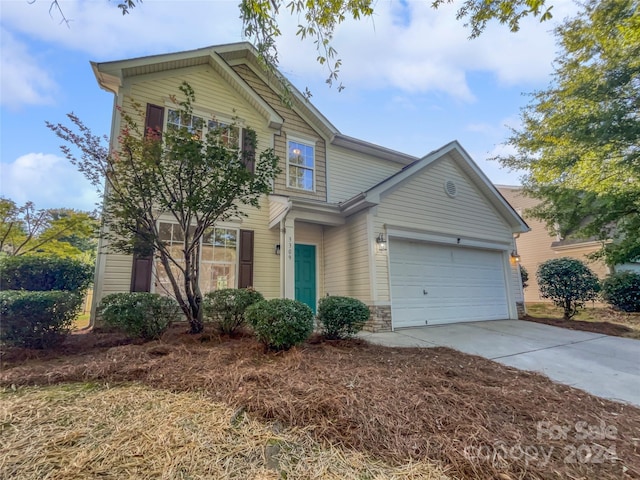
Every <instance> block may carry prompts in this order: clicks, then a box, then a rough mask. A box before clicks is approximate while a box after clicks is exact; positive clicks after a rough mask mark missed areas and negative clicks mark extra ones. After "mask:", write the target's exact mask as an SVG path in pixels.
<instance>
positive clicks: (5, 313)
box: [0, 291, 82, 348]
mask: <svg viewBox="0 0 640 480" xmlns="http://www.w3.org/2000/svg"><path fill="white" fill-rule="evenodd" d="M81 306H82V295H80V294H78V293H75V292H62V291H50V292H26V291H3V292H0V319H1V322H2V323H1V328H0V341H1V342H2V343H5V344H7V345H11V346H16V347H26V348H51V347H53V346H55V345H56V344H58V343H59V342H61V341H62V340H64V337H65V336H66V335H67V334H68V333H69V331H70V330H71V326H72V325H73V321H74V319H75V318H76V317H77V316H78V314H79V313H80V307H81Z"/></svg>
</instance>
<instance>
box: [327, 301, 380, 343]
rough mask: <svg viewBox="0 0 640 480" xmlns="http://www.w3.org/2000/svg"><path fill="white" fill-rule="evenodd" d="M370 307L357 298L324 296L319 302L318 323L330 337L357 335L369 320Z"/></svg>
mask: <svg viewBox="0 0 640 480" xmlns="http://www.w3.org/2000/svg"><path fill="white" fill-rule="evenodd" d="M369 315H370V312H369V307H367V306H366V305H365V304H364V303H362V302H361V301H360V300H358V299H356V298H350V297H324V298H322V299H320V302H319V304H318V324H319V326H320V330H321V332H322V334H323V335H324V336H325V337H327V338H330V339H336V338H347V337H350V336H353V335H355V334H356V333H358V332H359V331H360V330H362V327H364V324H365V323H367V320H369Z"/></svg>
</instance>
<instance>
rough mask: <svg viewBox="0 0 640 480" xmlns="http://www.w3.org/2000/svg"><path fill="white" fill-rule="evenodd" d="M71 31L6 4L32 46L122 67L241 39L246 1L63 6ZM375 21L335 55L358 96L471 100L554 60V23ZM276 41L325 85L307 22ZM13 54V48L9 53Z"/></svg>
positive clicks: (27, 8)
mask: <svg viewBox="0 0 640 480" xmlns="http://www.w3.org/2000/svg"><path fill="white" fill-rule="evenodd" d="M60 5H61V7H62V9H63V12H64V15H65V16H66V17H67V18H68V19H69V20H70V21H71V22H70V28H67V27H66V26H64V25H63V24H60V23H59V21H60V15H59V14H58V13H57V12H56V11H53V12H52V16H53V18H52V17H51V16H50V15H49V12H48V10H49V6H50V2H49V1H48V0H38V1H37V2H35V3H33V4H28V2H26V1H16V2H4V3H3V12H2V15H3V20H2V21H3V24H4V25H5V26H10V27H8V28H10V29H11V30H14V31H18V32H21V33H23V34H26V35H29V36H31V37H32V38H35V39H39V40H43V41H47V42H52V43H54V44H56V45H60V46H63V47H66V48H69V49H71V50H74V51H83V52H87V53H88V54H90V55H92V56H93V57H94V58H92V59H93V60H97V61H103V60H115V59H121V58H127V57H131V56H137V55H146V54H150V53H164V52H174V51H179V50H184V49H191V48H199V47H204V46H207V45H212V44H218V43H229V42H237V41H241V40H242V24H241V21H240V19H239V18H238V17H239V10H238V6H237V5H238V2H237V1H236V0H228V1H215V2H210V1H209V2H205V1H191V0H183V1H181V2H167V1H160V0H145V2H144V3H141V4H138V6H136V8H135V9H134V10H133V11H132V12H131V13H130V14H129V15H126V16H123V15H121V13H120V11H119V10H118V8H117V7H116V2H109V1H107V0H101V1H94V2H87V1H82V0H68V1H63V0H61V2H60ZM375 8H376V10H375V15H374V17H373V18H372V19H362V20H359V21H354V20H347V21H345V22H344V23H343V24H342V25H340V26H339V27H338V29H337V32H336V35H335V39H334V46H335V47H336V49H337V50H338V56H339V57H340V58H341V59H342V60H343V61H344V63H343V66H342V68H341V73H340V78H339V81H342V82H344V83H346V84H347V85H350V84H351V85H358V88H365V89H381V88H386V87H392V88H395V89H398V90H402V91H405V92H407V93H411V94H416V93H424V92H432V91H436V92H444V93H446V94H448V95H451V96H452V97H454V98H456V99H459V100H461V101H465V102H469V101H473V100H474V99H475V97H476V96H477V93H476V92H473V91H472V89H471V87H470V85H469V81H468V78H467V75H468V74H469V72H490V73H492V74H493V75H494V76H495V78H496V79H497V80H498V81H499V82H501V83H503V84H505V85H514V84H519V83H522V82H525V83H527V82H528V83H532V82H540V81H543V80H545V79H546V78H547V77H548V74H549V72H550V71H551V63H552V60H553V58H554V53H555V46H554V39H553V36H552V34H551V33H550V32H549V30H550V29H551V28H552V23H551V22H545V23H542V24H540V23H539V21H538V20H537V19H525V20H524V21H523V22H522V28H521V30H520V31H519V32H518V33H515V34H512V33H510V32H509V31H508V28H507V27H506V26H504V25H499V24H497V23H495V22H492V23H490V24H489V27H488V28H487V29H486V31H485V32H484V33H483V34H482V36H481V37H480V38H478V39H475V40H472V41H470V40H468V35H469V29H468V28H465V27H464V26H463V22H462V21H458V20H456V19H455V13H456V6H455V5H448V4H447V5H443V6H442V7H440V8H439V9H438V10H434V9H433V8H432V7H431V6H430V2H424V1H423V0H409V1H408V2H398V1H396V0H386V1H382V0H381V1H379V2H378V3H377V4H376V7H375ZM575 8H577V7H575V5H574V4H573V3H572V2H571V1H570V0H556V1H555V2H554V10H555V12H556V13H555V14H556V15H557V18H560V17H561V16H563V15H565V14H566V13H567V12H571V11H573V10H575ZM279 22H280V26H281V29H282V31H283V37H281V38H280V39H279V41H278V46H279V53H280V55H279V57H280V59H281V62H282V65H281V66H282V70H283V72H284V73H285V75H287V76H288V77H289V78H290V79H291V80H292V81H293V82H294V83H295V84H297V85H303V86H304V85H305V84H309V83H310V82H313V83H315V81H317V80H318V79H322V78H323V76H325V75H326V74H327V71H326V70H325V69H323V68H322V67H320V66H319V65H318V64H317V62H316V56H317V52H316V51H315V47H314V45H313V42H312V41H311V40H307V41H305V42H300V40H299V38H298V37H297V36H296V35H295V32H296V31H297V29H298V28H297V25H298V23H299V20H298V18H297V17H295V16H292V15H290V14H289V13H288V10H287V9H282V10H281V14H280V15H279ZM5 50H6V49H5Z"/></svg>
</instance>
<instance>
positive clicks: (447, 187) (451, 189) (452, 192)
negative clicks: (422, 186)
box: [444, 180, 458, 197]
mask: <svg viewBox="0 0 640 480" xmlns="http://www.w3.org/2000/svg"><path fill="white" fill-rule="evenodd" d="M444 191H445V192H446V193H447V195H449V196H450V197H455V196H456V194H457V193H458V189H457V188H456V184H455V183H453V181H451V180H447V181H446V182H444Z"/></svg>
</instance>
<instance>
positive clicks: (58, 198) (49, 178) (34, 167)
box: [0, 153, 98, 210]
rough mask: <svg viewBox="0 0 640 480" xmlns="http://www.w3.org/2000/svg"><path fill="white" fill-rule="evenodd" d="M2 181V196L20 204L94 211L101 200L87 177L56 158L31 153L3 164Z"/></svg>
mask: <svg viewBox="0 0 640 480" xmlns="http://www.w3.org/2000/svg"><path fill="white" fill-rule="evenodd" d="M0 178H2V185H1V186H2V195H3V196H5V197H8V198H10V199H12V200H13V201H15V202H16V203H18V204H22V203H24V202H26V201H32V202H34V203H35V204H36V207H38V208H55V207H69V208H77V209H80V210H94V209H95V208H96V202H97V201H98V194H97V193H96V191H95V189H94V188H93V187H92V186H91V184H89V182H88V181H87V180H86V179H85V178H84V176H83V175H82V174H81V173H79V172H78V171H77V170H76V169H75V167H74V166H73V165H71V164H70V163H69V162H68V161H67V160H66V159H64V158H61V157H59V156H57V155H52V154H44V153H28V154H26V155H22V156H21V157H19V158H17V159H16V160H15V161H13V162H11V163H0Z"/></svg>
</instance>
